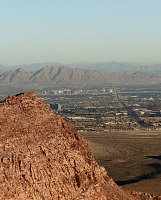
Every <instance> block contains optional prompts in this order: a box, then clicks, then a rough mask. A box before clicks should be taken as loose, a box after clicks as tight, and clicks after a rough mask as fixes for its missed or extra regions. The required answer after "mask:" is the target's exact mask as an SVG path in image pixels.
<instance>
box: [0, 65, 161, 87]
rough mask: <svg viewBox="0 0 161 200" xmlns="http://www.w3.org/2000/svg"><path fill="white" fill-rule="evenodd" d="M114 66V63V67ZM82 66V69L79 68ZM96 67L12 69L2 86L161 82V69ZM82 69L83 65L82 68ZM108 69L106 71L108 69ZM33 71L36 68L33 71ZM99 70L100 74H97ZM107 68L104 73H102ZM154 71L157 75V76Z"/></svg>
mask: <svg viewBox="0 0 161 200" xmlns="http://www.w3.org/2000/svg"><path fill="white" fill-rule="evenodd" d="M81 65H82V64H81ZM113 65H114V64H113ZM79 67H80V66H79ZM95 67H96V65H95V64H91V65H90V68H91V69H92V70H86V69H78V68H74V67H67V66H59V65H58V66H57V65H55V66H47V67H43V68H41V69H38V70H29V68H28V70H27V69H26V68H18V69H15V70H9V71H6V72H4V73H2V74H1V75H0V84H12V85H14V84H16V85H17V84H20V85H26V84H38V85H42V86H46V85H48V86H71V87H74V86H80V87H86V86H104V85H109V84H157V83H161V66H160V65H155V66H153V69H155V70H156V71H155V70H154V71H153V73H151V71H152V68H151V67H150V66H149V67H148V66H142V67H138V68H135V70H134V67H131V68H128V70H126V71H119V70H120V69H123V67H125V65H123V64H122V67H120V69H119V65H118V64H116V63H115V71H114V72H112V70H111V71H110V72H109V70H108V69H107V68H108V67H107V66H106V67H105V65H102V70H100V68H97V70H93V69H94V68H95ZM82 68H83V65H82ZM104 68H105V69H106V70H105V69H104ZM30 69H33V67H32V68H30ZM98 69H99V71H98ZM103 69H104V72H103ZM116 69H117V70H116ZM154 72H155V73H154Z"/></svg>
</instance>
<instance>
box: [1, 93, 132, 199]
mask: <svg viewBox="0 0 161 200" xmlns="http://www.w3.org/2000/svg"><path fill="white" fill-rule="evenodd" d="M9 199H12V200H13V199H14V200H15V199H16V200H20V199H21V200H31V199H32V200H34V199H35V200H52V199H54V200H55V199H60V200H63V199H66V200H70V199H73V200H78V199H87V200H95V199H98V200H105V199H109V200H130V199H131V200H132V199H134V198H133V197H132V196H130V195H129V194H127V193H125V192H124V191H123V190H122V189H121V188H119V187H118V186H117V185H116V184H115V183H114V182H113V181H112V180H111V179H109V177H108V175H107V173H106V171H105V169H104V168H103V167H99V165H98V164H97V162H96V161H95V160H94V158H93V156H92V154H91V151H90V149H89V146H88V144H87V143H86V142H85V141H84V140H83V139H82V137H81V136H80V135H79V134H78V133H77V132H76V131H75V128H74V126H73V125H71V124H69V123H67V122H65V121H64V120H62V119H61V118H60V117H59V116H57V115H55V114H54V113H53V112H52V110H51V109H50V108H49V107H48V106H47V105H46V104H44V102H43V101H42V100H41V99H39V98H38V97H37V96H36V95H35V94H34V93H30V92H27V93H23V94H19V95H17V96H12V97H8V98H7V99H5V100H4V102H3V103H2V104H1V105H0V200H9Z"/></svg>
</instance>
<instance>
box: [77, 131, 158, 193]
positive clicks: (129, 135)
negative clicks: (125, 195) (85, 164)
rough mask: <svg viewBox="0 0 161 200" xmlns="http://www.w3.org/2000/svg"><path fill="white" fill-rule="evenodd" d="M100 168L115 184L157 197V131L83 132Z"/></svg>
mask: <svg viewBox="0 0 161 200" xmlns="http://www.w3.org/2000/svg"><path fill="white" fill-rule="evenodd" d="M81 135H82V136H83V137H84V138H85V139H86V140H87V141H88V142H89V144H90V147H91V150H92V152H93V154H94V156H95V158H96V160H97V161H98V163H99V164H100V165H103V166H104V167H105V168H106V170H107V172H108V174H109V176H110V177H112V178H113V179H114V181H116V183H117V184H118V185H121V186H122V187H124V188H126V189H129V190H135V191H141V192H147V193H151V194H157V195H161V132H160V131H125V132H120V131H119V132H106V133H105V132H83V133H81Z"/></svg>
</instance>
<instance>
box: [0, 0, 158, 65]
mask: <svg viewBox="0 0 161 200" xmlns="http://www.w3.org/2000/svg"><path fill="white" fill-rule="evenodd" d="M46 61H51V62H62V63H71V62H76V61H77V62H83V61H84V62H87V61H91V62H105V61H139V62H140V61H146V62H161V0H0V64H7V65H14V64H27V63H35V62H46Z"/></svg>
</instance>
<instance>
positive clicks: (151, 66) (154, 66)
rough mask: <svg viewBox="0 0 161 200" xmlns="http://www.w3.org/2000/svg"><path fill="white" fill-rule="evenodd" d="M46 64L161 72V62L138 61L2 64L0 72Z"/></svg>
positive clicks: (36, 68) (148, 72) (123, 70)
mask: <svg viewBox="0 0 161 200" xmlns="http://www.w3.org/2000/svg"><path fill="white" fill-rule="evenodd" d="M45 66H49V67H51V66H68V67H71V68H78V69H84V70H97V71H106V72H110V73H113V72H115V73H121V74H124V73H128V74H129V73H135V72H144V73H147V74H152V75H154V74H158V73H159V74H161V63H137V62H115V61H112V62H100V63H94V62H76V63H72V64H64V63H53V62H45V63H34V64H28V65H15V66H5V65H0V74H2V73H4V72H6V71H8V70H16V69H18V68H23V69H26V70H33V71H36V70H39V69H41V68H44V67H45Z"/></svg>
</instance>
